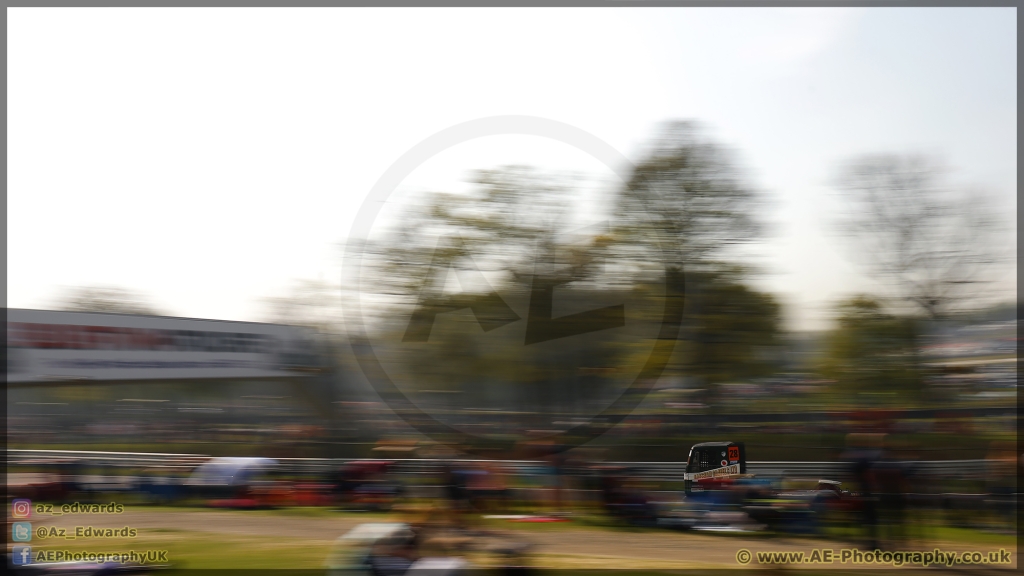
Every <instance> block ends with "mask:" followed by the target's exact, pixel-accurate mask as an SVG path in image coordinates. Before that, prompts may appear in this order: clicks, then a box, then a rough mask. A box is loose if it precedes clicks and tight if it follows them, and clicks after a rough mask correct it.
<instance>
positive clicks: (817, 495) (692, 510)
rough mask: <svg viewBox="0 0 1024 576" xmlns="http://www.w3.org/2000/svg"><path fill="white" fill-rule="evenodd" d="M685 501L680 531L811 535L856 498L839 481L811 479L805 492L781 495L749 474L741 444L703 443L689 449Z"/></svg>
mask: <svg viewBox="0 0 1024 576" xmlns="http://www.w3.org/2000/svg"><path fill="white" fill-rule="evenodd" d="M684 482H685V493H686V499H685V502H684V506H683V507H681V508H679V509H677V510H675V511H674V513H673V514H672V516H673V517H674V518H672V519H670V520H668V521H665V522H662V523H664V524H668V525H674V526H677V527H689V528H696V529H717V530H722V529H726V528H727V527H729V526H731V528H730V529H732V528H742V529H747V530H751V529H753V530H759V529H764V528H768V529H772V530H776V531H784V532H813V531H817V530H819V529H821V527H822V526H821V522H822V521H823V520H824V519H825V518H826V517H827V516H830V515H831V514H830V513H831V512H833V511H839V510H844V509H847V508H849V507H851V505H854V504H855V502H856V499H855V497H854V496H853V495H851V494H850V493H849V492H846V491H844V490H842V489H841V485H840V483H839V482H835V481H832V480H813V481H811V482H809V483H806V487H805V488H804V489H792V488H791V489H787V490H780V489H778V488H777V487H776V486H773V483H772V482H771V481H770V480H769V479H766V478H757V477H755V476H754V475H753V474H748V473H747V453H746V447H745V446H744V444H743V443H742V442H703V443H701V444H695V445H694V446H693V447H692V448H690V454H689V456H688V457H687V460H686V472H685V473H684Z"/></svg>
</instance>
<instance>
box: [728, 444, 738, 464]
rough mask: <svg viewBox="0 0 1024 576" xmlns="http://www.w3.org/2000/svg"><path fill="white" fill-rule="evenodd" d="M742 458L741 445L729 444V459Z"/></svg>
mask: <svg viewBox="0 0 1024 576" xmlns="http://www.w3.org/2000/svg"><path fill="white" fill-rule="evenodd" d="M739 459H740V447H739V446H729V460H731V461H736V460H739Z"/></svg>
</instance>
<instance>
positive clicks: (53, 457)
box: [6, 449, 989, 482]
mask: <svg viewBox="0 0 1024 576" xmlns="http://www.w3.org/2000/svg"><path fill="white" fill-rule="evenodd" d="M6 458H7V465H8V466H9V467H19V466H31V465H43V466H46V465H52V464H57V463H61V462H72V461H75V462H80V463H83V464H86V465H88V466H90V467H96V468H107V467H111V468H131V469H136V470H137V469H140V468H154V467H161V468H165V469H168V470H171V471H173V470H177V471H179V472H186V471H188V470H191V469H192V468H194V467H196V466H198V465H199V464H201V463H203V462H205V461H206V460H209V459H210V458H211V457H210V456H207V455H203V454H170V453H152V452H97V451H80V450H15V449H8V450H6ZM277 460H278V462H279V463H280V465H281V467H282V469H283V471H284V472H286V473H290V474H296V475H310V476H313V475H319V474H323V473H326V472H328V471H330V470H336V469H337V468H338V467H340V466H341V465H342V464H343V463H345V462H347V461H349V460H347V459H331V458H280V459H277ZM389 460H392V459H389ZM392 461H394V462H396V465H397V468H398V472H400V473H405V474H409V475H417V474H430V473H432V472H436V471H437V470H438V469H439V468H440V466H441V465H442V464H443V461H441V460H429V459H399V460H392ZM478 462H486V461H483V460H480V461H478ZM491 463H493V464H494V465H496V466H499V467H501V468H502V469H504V470H505V471H506V472H508V473H511V474H514V475H522V476H532V475H537V474H545V473H548V472H547V469H546V467H545V465H544V463H542V462H535V461H529V460H505V461H491ZM607 464H609V465H618V466H624V467H628V468H630V469H631V470H632V471H633V472H634V473H635V474H637V475H639V476H642V477H644V478H646V479H649V480H654V481H662V482H679V481H682V480H683V473H684V472H685V468H686V463H685V462H609V463H607ZM910 465H911V466H912V467H913V469H914V470H915V472H916V473H917V474H919V475H924V476H941V477H943V478H947V479H949V478H978V477H981V476H983V475H984V474H985V473H986V470H987V469H988V466H989V463H988V462H987V461H985V460H922V461H916V462H912V463H910ZM848 470H849V464H848V463H846V462H760V461H756V462H748V463H747V471H748V472H749V473H751V474H756V475H759V476H766V477H783V476H785V477H804V478H808V477H820V478H841V477H843V476H845V475H846V474H847V472H848Z"/></svg>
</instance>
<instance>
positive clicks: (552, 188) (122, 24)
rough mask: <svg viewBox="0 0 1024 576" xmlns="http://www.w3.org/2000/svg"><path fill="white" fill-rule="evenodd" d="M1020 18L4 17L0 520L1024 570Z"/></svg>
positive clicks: (921, 13)
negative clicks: (229, 483)
mask: <svg viewBox="0 0 1024 576" xmlns="http://www.w3.org/2000/svg"><path fill="white" fill-rule="evenodd" d="M1015 15H1016V12H1015V10H1012V9H970V10H968V9H942V10H924V9H908V10H895V9H893V10H871V9H863V10H853V9H820V10H819V9H813V10H812V9H800V10H783V9H763V10H762V9H757V10H739V9H736V10H732V9H730V10H725V9H716V10H710V9H708V10H705V9H685V10H683V9H658V10H653V9H652V10H614V11H612V10H601V11H598V10H571V11H569V10H566V11H558V10H552V11H545V12H544V13H543V14H541V13H539V12H535V11H528V10H516V11H507V10H486V11H485V10H480V11H463V10H431V11H420V10H402V11H378V10H338V11H318V12H317V13H316V17H314V16H313V14H312V12H311V11H302V12H298V11H289V10H266V11H228V10H225V11H204V12H202V13H199V12H195V11H188V10H160V11H156V10H150V11H133V12H127V11H105V12H102V13H100V12H83V11H77V10H74V11H73V10H58V11H40V10H27V9H20V10H12V11H9V12H8V33H9V44H8V55H9V58H8V100H9V116H8V142H9V145H8V149H9V155H8V175H9V179H8V218H7V223H8V236H7V238H8V284H7V286H8V294H7V302H8V328H7V338H8V345H7V348H6V354H7V356H6V358H7V366H8V372H7V373H8V387H7V446H8V450H7V462H8V466H9V471H10V472H16V474H11V475H10V476H9V480H8V495H9V497H13V496H18V495H21V496H28V497H32V498H34V499H36V500H40V499H42V500H62V499H64V500H66V499H69V498H75V499H79V500H81V499H100V500H102V499H104V498H108V497H116V498H125V499H126V501H129V502H134V503H139V504H140V505H141V504H142V503H146V504H147V505H156V504H160V505H164V504H173V505H177V506H194V505H206V506H220V507H251V506H258V507H266V506H271V507H278V508H288V507H296V506H299V507H302V506H313V505H316V506H327V507H338V506H341V507H344V508H346V509H348V510H363V509H367V510H370V509H372V510H376V511H380V510H391V509H396V510H401V509H402V507H403V506H407V507H408V506H414V505H426V504H424V503H426V502H435V501H436V502H444V501H446V500H445V499H446V498H448V499H450V500H451V501H452V502H461V501H462V500H461V498H462V496H458V495H455V496H452V494H454V492H452V491H451V490H449V491H448V492H445V491H444V490H443V487H445V486H455V487H461V489H462V490H463V493H464V494H469V493H470V492H471V493H472V494H473V497H469V496H466V497H465V499H466V501H467V502H470V504H469V506H471V507H470V508H468V510H472V511H473V512H474V513H476V512H480V513H481V514H484V513H488V512H489V513H490V514H491V515H494V514H496V513H504V514H506V515H510V516H509V517H510V518H511V517H512V516H522V517H538V518H540V517H543V518H554V519H560V520H568V519H574V520H575V521H576V522H577V523H581V522H583V523H585V522H590V523H595V524H597V525H601V526H605V525H606V524H604V523H605V522H610V524H607V525H609V526H612V527H619V528H621V527H622V526H623V525H634V526H635V525H641V526H661V527H663V528H668V527H672V528H679V527H685V528H721V529H725V528H729V529H733V530H765V531H769V532H772V533H776V534H783V533H799V534H802V535H806V536H808V537H811V536H813V537H819V538H829V539H832V538H852V539H854V540H856V541H858V542H859V541H862V540H863V541H864V542H866V543H868V544H872V543H873V544H875V545H879V544H878V543H879V542H880V541H886V540H887V539H888V541H900V542H909V541H912V540H914V538H916V539H917V542H918V543H919V544H923V543H925V542H934V541H951V540H952V541H956V540H957V539H960V538H965V536H964V535H963V533H960V532H943V530H975V531H981V532H984V533H987V534H1014V533H1015V532H1014V530H1015V519H1014V518H1013V515H1012V514H1011V513H1009V512H1010V511H1012V510H1013V503H1014V502H1015V501H1016V500H1015V498H1016V494H1017V492H1018V490H1017V478H1018V475H1019V470H1020V465H1021V460H1020V459H1021V453H1020V449H1019V446H1018V445H1017V443H1016V432H1017V382H1018V380H1017V346H1018V336H1017V295H1016V290H1017V284H1016V270H1017V268H1016V262H1017V250H1016V219H1015V214H1016V206H1017V205H1016V185H1017V182H1016V118H1017V116H1016V97H1017V94H1016V75H1015V74H1016V18H1015ZM500 114H527V115H536V116H541V117H546V118H551V119H554V120H558V121H561V122H565V123H568V124H571V125H573V126H575V127H578V128H580V129H583V130H585V131H587V132H590V133H591V134H593V135H595V136H597V137H599V138H601V139H603V140H605V141H606V142H608V143H609V144H610V145H612V146H613V147H616V148H617V149H618V150H620V151H621V152H622V153H623V154H624V155H625V157H626V158H628V160H629V162H630V165H629V166H619V167H608V166H603V165H601V164H600V163H598V162H596V161H595V159H594V158H591V157H589V156H588V155H587V154H586V153H585V152H584V151H580V150H575V149H572V148H571V147H569V146H567V145H564V144H562V143H558V142H551V141H548V140H545V139H542V138H539V137H533V136H524V135H505V136H491V137H487V138H482V139H477V140H472V141H469V142H465V143H462V144H459V145H457V146H454V147H452V148H450V149H448V150H445V151H443V152H440V153H438V154H437V155H435V156H434V157H432V158H431V159H429V160H428V161H426V162H424V163H423V164H422V165H421V166H420V167H419V168H417V170H415V171H414V172H413V173H412V174H411V175H410V176H409V177H408V178H407V179H406V180H405V181H404V182H402V184H401V185H400V186H399V188H398V189H397V190H396V192H395V193H394V194H392V195H391V196H390V197H389V198H388V200H387V201H386V202H385V205H384V206H383V207H382V209H381V212H380V216H379V217H378V218H377V220H376V221H375V222H374V225H373V231H372V234H371V235H370V237H369V238H368V239H367V241H366V242H365V243H360V244H359V245H358V246H355V245H353V244H352V243H347V242H348V240H349V238H348V232H349V230H350V229H351V227H352V224H353V217H354V215H355V213H356V212H357V210H358V208H359V206H360V205H361V204H362V203H363V202H364V201H366V200H365V199H366V197H367V194H368V192H369V190H370V188H371V187H372V186H373V183H374V182H375V180H376V178H378V177H379V176H380V175H381V174H383V173H384V171H385V170H386V169H387V167H388V166H389V165H390V164H391V163H392V162H393V161H395V160H396V159H397V158H398V157H399V156H401V155H402V154H403V153H404V152H405V151H406V150H407V149H409V148H411V147H412V146H414V145H415V144H416V143H417V142H419V141H421V140H423V139H425V138H427V137H428V136H430V135H432V134H434V133H436V132H438V131H440V130H442V129H444V128H447V127H449V126H451V125H454V124H457V123H459V122H464V121H467V120H472V119H475V118H479V117H485V116H492V115H500ZM616 174H628V177H626V178H620V177H618V176H617V175H616ZM353 250H360V255H361V259H362V260H361V263H362V264H361V273H360V275H359V276H358V277H352V276H346V275H343V274H342V273H341V267H342V261H343V258H345V257H349V258H351V257H352V251H353ZM346 251H347V252H346ZM356 303H358V306H359V308H358V312H357V314H358V317H359V319H360V322H359V328H360V331H359V332H358V336H359V338H350V337H352V336H353V335H355V332H354V327H353V322H352V318H353V316H352V314H353V313H352V310H353V309H354V306H355V304H356ZM545 303H547V304H546V305H547V308H545ZM211 335H213V336H211ZM364 336H365V338H364ZM385 380H386V381H390V382H393V383H394V386H395V388H394V389H392V388H390V387H383V388H382V386H381V382H382V381H385ZM706 441H727V442H738V443H743V445H744V447H745V448H744V449H745V457H746V459H747V460H748V461H749V463H750V466H749V468H750V471H751V472H752V473H753V474H754V476H755V478H759V479H761V480H765V481H766V482H767V484H765V486H768V487H770V489H771V490H773V491H774V492H772V494H771V496H772V497H771V498H769V497H768V496H766V495H765V494H763V493H761V494H755V492H756V491H752V489H751V488H750V487H749V485H746V484H744V485H742V486H743V487H742V488H741V487H740V486H739V485H738V486H724V487H723V486H714V487H711V488H708V491H709V492H712V493H713V492H718V491H721V492H722V493H723V494H729V495H731V496H730V497H728V498H727V497H722V499H720V500H715V501H713V503H712V504H707V503H706V501H704V503H701V504H700V505H699V506H696V505H695V504H694V502H695V500H694V499H693V496H692V495H691V496H689V497H687V496H686V495H685V490H684V486H683V473H684V472H685V469H686V464H687V458H688V455H689V450H690V447H691V446H692V445H694V444H697V443H700V442H706ZM215 457H260V458H267V459H272V460H268V461H267V462H269V463H270V464H268V465H267V466H268V469H270V470H273V475H272V476H271V477H270V479H269V480H267V479H261V480H260V481H259V482H269V484H266V483H264V484H258V483H255V484H245V485H242V486H236V487H234V488H232V490H227V491H226V492H224V491H222V492H219V493H216V494H214V493H211V492H208V491H207V492H203V491H201V490H199V491H197V490H190V489H187V488H185V487H186V486H189V484H188V480H187V479H188V478H193V479H194V478H196V470H197V469H198V467H199V466H200V465H201V464H202V463H204V462H210V461H211V458H215ZM251 462H256V461H251ZM374 463H375V464H374ZM257 468H260V466H257ZM459 470H462V472H463V473H464V474H462V473H460V472H459ZM460 474H462V475H461V476H460ZM467 475H468V476H467ZM549 476H550V477H553V478H554V480H549V479H548V478H549ZM458 478H463V479H462V480H459V479H458ZM465 478H470V480H465ZM473 478H476V479H475V480H473ZM157 479H159V480H157ZM818 479H830V480H837V481H842V482H843V489H844V490H846V491H847V492H845V493H844V492H842V491H840V492H839V494H840V496H839V497H838V500H836V502H838V503H836V502H832V501H829V502H831V503H830V504H828V506H825V504H822V502H824V500H822V498H821V497H820V496H821V494H820V492H821V491H822V490H824V489H827V487H825V488H823V487H822V486H821V485H815V486H816V488H814V489H813V490H811V491H810V492H807V493H806V494H804V496H803V497H797V496H794V494H797V493H798V492H800V491H801V490H803V489H802V488H800V487H799V483H800V482H801V481H807V480H818ZM210 482H212V483H213V484H216V482H215V481H213V480H210ZM253 482H256V481H255V480H254V481H253ZM156 486H171V487H174V488H167V489H166V490H163V491H161V490H162V489H158V488H156ZM204 486H206V485H205V484H204ZM268 486H272V487H275V488H274V489H273V490H271V489H270V488H268ZM758 486H761V485H760V484H758ZM179 488H180V489H179ZM207 488H209V486H207ZM432 490H433V491H432ZM457 491H458V490H456V492H457ZM466 491H470V492H466ZM739 492H742V493H743V496H742V497H740V496H736V494H738V493H739ZM805 492H806V491H805ZM811 492H813V494H811ZM807 494H811V495H810V496H808V495H807ZM111 495H113V496H111ZM497 495H500V497H499V496H497ZM787 498H789V500H787ZM688 502H689V503H688ZM780 502H783V503H782V504H780ZM431 505H434V504H431ZM436 506H439V507H440V508H445V506H447V505H444V504H436ZM453 506H455V505H454V504H453ZM453 509H458V510H462V509H461V508H458V507H457V506H455V508H453ZM765 509H770V510H771V512H770V513H764V510H765ZM759 510H760V511H761V512H758V511H759ZM970 510H973V511H974V512H973V513H966V512H965V511H970ZM339 514H340V513H339ZM708 514H711V515H710V516H709V515H708ZM715 514H718V515H717V516H716V515H715ZM722 514H724V515H722ZM765 514H767V515H765ZM595 518H601V520H596V519H595ZM495 521H497V520H495ZM755 526H756V527H755ZM877 526H881V527H882V528H885V527H890V528H892V527H895V528H892V530H888V529H886V530H883V529H881V528H879V529H875V528H874V527H877ZM879 530H881V531H879ZM929 530H930V532H929ZM928 538H932V540H928ZM936 538H938V540H935V539H936ZM967 541H971V540H970V538H968V540H967ZM979 541H985V542H988V541H987V540H985V539H984V538H982V539H981V540H979ZM1000 542H1002V541H1000ZM1014 545H1015V542H1014ZM693 554H694V558H697V557H698V556H699V552H696V551H695V552H694V553H693ZM321 556H323V555H322V554H321ZM730 558H731V557H730ZM205 561H206V560H205V559H196V560H194V562H198V563H199V564H192V565H193V566H195V565H206V564H203V562H205ZM186 565H187V562H186Z"/></svg>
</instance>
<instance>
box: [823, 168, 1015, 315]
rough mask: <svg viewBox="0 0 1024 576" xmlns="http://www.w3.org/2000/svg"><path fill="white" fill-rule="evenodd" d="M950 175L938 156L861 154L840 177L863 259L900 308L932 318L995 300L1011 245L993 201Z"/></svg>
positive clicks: (849, 230) (847, 227) (848, 221)
mask: <svg viewBox="0 0 1024 576" xmlns="http://www.w3.org/2000/svg"><path fill="white" fill-rule="evenodd" d="M945 175H946V172H945V170H944V169H943V168H942V166H941V164H939V163H938V162H937V161H936V160H935V159H933V158H928V157H924V156H899V155H888V154H878V155H869V156H863V157H859V158H856V159H854V160H853V161H851V162H850V163H849V164H848V165H847V166H846V167H845V168H844V169H843V170H842V172H841V175H840V178H839V188H840V189H841V190H842V191H843V193H844V195H845V197H846V199H847V200H848V204H847V208H848V211H847V213H846V215H845V216H844V218H843V220H842V228H843V231H844V232H845V233H846V234H848V235H849V237H850V238H851V239H852V240H853V242H852V244H851V247H853V249H854V250H855V255H856V257H857V259H859V260H860V261H861V262H863V263H864V264H865V265H866V268H867V269H868V270H869V273H870V274H871V275H872V276H873V277H874V278H875V279H877V280H878V281H879V282H880V283H881V284H882V285H883V287H884V290H885V292H886V293H885V296H886V297H888V298H889V299H890V300H891V301H892V303H893V304H894V305H895V306H896V307H897V308H902V309H904V310H905V311H911V310H916V311H917V312H923V313H924V314H925V315H926V316H927V317H928V318H930V319H941V318H945V317H947V316H948V315H949V314H951V313H953V312H955V311H957V310H959V309H962V308H964V307H967V306H971V305H978V304H982V303H983V302H984V301H985V300H986V299H988V297H989V292H988V291H986V284H987V283H988V282H990V281H991V280H992V279H993V272H994V271H995V270H996V265H997V264H998V263H999V262H1000V261H1001V260H1003V256H1004V254H1005V251H1006V249H1005V246H1004V245H1003V242H1001V240H1002V239H1001V238H1000V233H1001V232H1002V227H1001V226H1000V225H999V224H1000V220H999V218H998V216H997V213H996V212H995V210H994V209H993V205H992V203H991V202H989V201H988V199H987V198H986V197H985V196H984V195H982V194H980V193H979V192H978V191H977V190H971V189H962V188H955V187H952V186H948V185H947V184H946V183H945ZM907 309H909V310H907Z"/></svg>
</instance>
